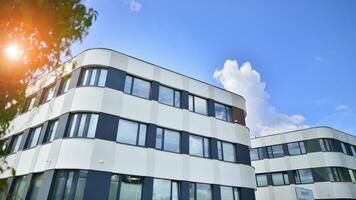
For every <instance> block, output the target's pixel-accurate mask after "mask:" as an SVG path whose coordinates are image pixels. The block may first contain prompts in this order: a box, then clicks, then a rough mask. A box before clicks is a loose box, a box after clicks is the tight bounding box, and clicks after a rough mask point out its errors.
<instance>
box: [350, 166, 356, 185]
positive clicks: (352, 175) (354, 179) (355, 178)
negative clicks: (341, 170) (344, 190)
mask: <svg viewBox="0 0 356 200" xmlns="http://www.w3.org/2000/svg"><path fill="white" fill-rule="evenodd" d="M349 175H350V178H351V181H352V182H353V183H355V182H356V171H355V170H352V169H349Z"/></svg>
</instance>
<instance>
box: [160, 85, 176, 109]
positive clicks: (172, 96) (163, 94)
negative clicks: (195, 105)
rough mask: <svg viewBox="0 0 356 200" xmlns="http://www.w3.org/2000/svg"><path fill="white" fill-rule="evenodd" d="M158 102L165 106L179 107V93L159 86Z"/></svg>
mask: <svg viewBox="0 0 356 200" xmlns="http://www.w3.org/2000/svg"><path fill="white" fill-rule="evenodd" d="M158 101H159V102H161V103H164V104H167V105H171V106H175V107H180V92H179V91H178V90H174V89H171V88H168V87H165V86H162V85H160V86H159V97H158Z"/></svg>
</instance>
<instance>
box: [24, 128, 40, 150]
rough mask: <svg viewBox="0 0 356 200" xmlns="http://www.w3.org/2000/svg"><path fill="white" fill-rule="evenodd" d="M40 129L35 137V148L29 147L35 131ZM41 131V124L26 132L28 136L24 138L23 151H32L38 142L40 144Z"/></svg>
mask: <svg viewBox="0 0 356 200" xmlns="http://www.w3.org/2000/svg"><path fill="white" fill-rule="evenodd" d="M38 128H40V131H39V133H38V134H39V135H38V137H37V142H36V144H35V146H32V147H31V146H29V145H31V143H32V140H33V139H34V136H35V133H36V132H35V131H36V130H37V129H38ZM42 129H43V124H41V125H39V126H35V127H33V128H31V129H30V131H29V132H28V135H27V138H26V142H25V146H24V150H27V149H32V148H35V147H36V146H37V145H39V142H40V137H41V133H42Z"/></svg>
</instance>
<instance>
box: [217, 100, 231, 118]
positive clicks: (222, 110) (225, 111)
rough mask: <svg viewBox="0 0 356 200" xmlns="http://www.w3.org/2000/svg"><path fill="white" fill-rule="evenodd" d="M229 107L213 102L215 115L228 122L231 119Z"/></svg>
mask: <svg viewBox="0 0 356 200" xmlns="http://www.w3.org/2000/svg"><path fill="white" fill-rule="evenodd" d="M230 110H231V109H230V107H229V106H226V105H223V104H220V103H215V117H216V118H218V119H222V120H225V121H228V122H230V121H231V112H230Z"/></svg>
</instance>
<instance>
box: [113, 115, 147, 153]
mask: <svg viewBox="0 0 356 200" xmlns="http://www.w3.org/2000/svg"><path fill="white" fill-rule="evenodd" d="M120 120H124V121H129V122H134V123H137V130H136V139H135V141H136V143H135V144H130V143H125V142H121V141H118V138H117V137H118V134H119V124H120ZM141 125H145V126H146V133H145V142H144V144H143V145H140V144H139V142H140V129H141ZM147 135H148V124H147V123H143V122H140V121H136V120H131V119H126V118H120V119H119V120H118V123H117V132H116V139H115V142H117V143H120V144H125V145H132V146H138V147H146V146H147Z"/></svg>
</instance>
